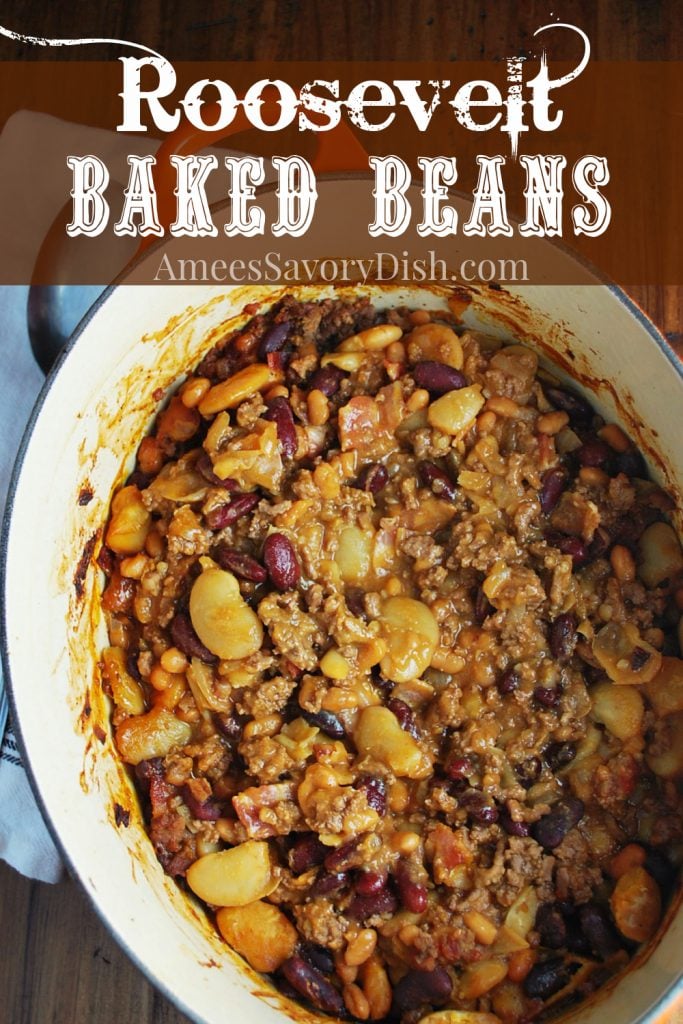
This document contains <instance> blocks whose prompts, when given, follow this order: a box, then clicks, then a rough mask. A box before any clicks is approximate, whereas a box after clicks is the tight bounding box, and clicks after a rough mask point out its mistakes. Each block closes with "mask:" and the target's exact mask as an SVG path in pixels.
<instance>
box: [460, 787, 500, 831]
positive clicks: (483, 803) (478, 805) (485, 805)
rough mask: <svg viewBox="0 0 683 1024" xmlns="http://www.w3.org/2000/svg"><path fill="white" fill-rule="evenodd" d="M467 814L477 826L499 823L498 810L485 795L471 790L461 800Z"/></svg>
mask: <svg viewBox="0 0 683 1024" xmlns="http://www.w3.org/2000/svg"><path fill="white" fill-rule="evenodd" d="M460 802H461V804H462V806H463V807H464V808H465V810H466V811H467V814H468V815H469V817H470V818H471V819H472V821H473V822H475V824H477V825H494V824H495V823H496V822H497V821H498V808H497V807H494V805H493V804H491V803H489V802H488V801H487V799H486V797H485V796H484V794H483V793H480V792H479V790H476V789H471V790H469V792H467V793H464V794H463V795H462V797H461V798H460Z"/></svg>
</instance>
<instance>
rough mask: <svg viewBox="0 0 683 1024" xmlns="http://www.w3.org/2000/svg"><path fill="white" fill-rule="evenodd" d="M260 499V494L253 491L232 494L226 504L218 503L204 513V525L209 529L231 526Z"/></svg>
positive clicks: (222, 528) (254, 506)
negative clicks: (215, 506)
mask: <svg viewBox="0 0 683 1024" xmlns="http://www.w3.org/2000/svg"><path fill="white" fill-rule="evenodd" d="M260 500H261V498H260V496H259V495H258V494H254V493H253V492H251V493H250V494H234V495H233V496H232V498H231V499H230V501H229V503H228V504H227V505H218V506H217V508H212V509H211V511H210V512H207V513H206V515H205V516H204V519H205V520H206V525H207V526H208V527H209V529H211V530H224V529H225V527H226V526H232V524H233V523H236V522H237V520H238V519H241V518H242V516H246V515H247V514H248V513H249V512H251V511H252V509H254V508H256V506H257V505H258V503H259V501H260Z"/></svg>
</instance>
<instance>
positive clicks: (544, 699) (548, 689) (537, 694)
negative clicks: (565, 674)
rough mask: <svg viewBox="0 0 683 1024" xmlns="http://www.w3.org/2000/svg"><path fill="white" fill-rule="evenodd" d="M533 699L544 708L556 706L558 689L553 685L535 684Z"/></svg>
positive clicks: (558, 698) (558, 697)
mask: <svg viewBox="0 0 683 1024" xmlns="http://www.w3.org/2000/svg"><path fill="white" fill-rule="evenodd" d="M534 700H535V701H536V702H537V703H538V704H540V705H541V707H544V708H556V707H557V705H558V704H559V703H560V691H559V690H557V689H555V687H553V686H537V687H536V688H535V690H534Z"/></svg>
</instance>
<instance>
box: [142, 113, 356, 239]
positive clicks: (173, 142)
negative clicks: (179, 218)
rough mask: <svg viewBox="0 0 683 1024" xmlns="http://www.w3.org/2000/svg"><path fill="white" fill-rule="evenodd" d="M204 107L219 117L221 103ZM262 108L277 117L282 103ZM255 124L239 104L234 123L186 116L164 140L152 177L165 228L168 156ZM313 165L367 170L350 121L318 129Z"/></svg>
mask: <svg viewBox="0 0 683 1024" xmlns="http://www.w3.org/2000/svg"><path fill="white" fill-rule="evenodd" d="M202 110H203V111H204V112H205V116H207V119H209V120H211V119H212V118H214V117H215V119H216V120H217V119H218V117H219V115H220V107H219V106H218V104H217V103H212V104H206V105H205V106H204V107H203V108H202ZM262 110H263V112H264V113H265V114H266V115H267V114H272V115H273V116H274V117H277V115H278V111H279V107H278V104H277V102H276V101H275V100H273V99H266V100H264V101H263V106H262ZM253 127H254V126H253V125H252V124H251V122H250V121H249V120H248V119H247V116H246V114H245V113H244V110H243V109H242V107H240V108H239V110H238V111H237V113H236V115H235V117H234V118H233V120H232V121H231V123H230V124H229V125H227V126H226V127H225V128H218V129H209V131H206V130H202V129H200V128H196V127H195V126H194V125H193V124H190V122H189V121H188V120H187V119H186V118H185V119H184V120H182V121H181V122H180V124H179V125H178V127H177V128H176V130H175V131H174V132H172V133H171V134H170V135H169V136H168V137H167V138H166V139H165V140H164V141H163V142H162V144H161V145H160V147H159V149H158V150H157V155H156V164H155V165H154V168H153V171H152V177H153V181H154V188H155V191H156V196H157V212H158V214H159V220H160V223H161V226H162V227H163V228H164V230H166V229H167V228H168V226H169V224H171V222H172V221H173V217H174V216H175V201H174V192H173V188H174V177H175V172H174V169H173V167H172V165H171V162H170V159H169V158H170V157H171V156H174V155H178V156H192V155H194V154H196V153H199V152H200V151H201V150H202V149H205V148H206V147H207V146H209V145H211V143H213V142H218V141H220V140H221V139H227V138H229V137H230V136H231V135H236V134H237V133H238V132H243V131H247V130H253ZM311 166H312V167H313V170H314V171H316V173H318V174H321V173H323V174H324V173H332V172H338V171H367V169H368V153H367V151H366V150H365V149H364V148H363V146H362V145H361V143H360V142H359V141H358V139H357V138H356V136H355V135H354V133H353V132H352V131H351V128H350V127H349V126H348V124H346V122H345V121H340V122H339V124H338V125H336V126H335V127H334V128H331V129H330V130H329V131H325V132H318V133H317V135H316V152H315V156H314V157H313V159H312V161H311ZM156 241H157V238H156V237H155V236H147V237H146V238H143V239H141V241H140V246H139V248H138V251H137V253H136V257H137V256H139V255H140V254H141V253H142V252H144V251H145V249H147V248H149V246H150V245H153V244H154V243H155V242H156Z"/></svg>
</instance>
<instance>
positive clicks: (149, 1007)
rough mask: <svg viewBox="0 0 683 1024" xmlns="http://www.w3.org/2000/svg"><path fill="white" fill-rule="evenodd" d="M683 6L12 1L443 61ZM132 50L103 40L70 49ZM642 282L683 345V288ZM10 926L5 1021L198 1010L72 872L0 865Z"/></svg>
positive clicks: (95, 23)
mask: <svg viewBox="0 0 683 1024" xmlns="http://www.w3.org/2000/svg"><path fill="white" fill-rule="evenodd" d="M679 14H680V2H679V0H672V2H670V3H667V2H657V0H650V2H642V0H641V2H639V0H597V2H596V0H585V2H584V0H578V2H563V0H550V2H536V0H526V2H522V3H512V2H510V3H493V2H486V0H483V2H481V0H480V2H478V3H473V2H469V0H466V2H443V0H442V2H439V0H413V2H411V3H408V2H405V0H394V2H389V0H346V2H345V0H329V2H321V0H319V2H315V0H281V2H277V0H264V2H255V0H247V2H242V3H237V2H235V3H233V2H225V0H223V2H218V0H210V2H198V0H185V2H184V0H170V2H169V0H146V2H144V3H138V4H136V3H109V4H107V5H106V8H105V7H104V5H103V4H95V3H87V4H86V3H84V2H79V3H71V4H69V5H63V4H50V5H46V4H45V2H44V0H3V3H2V5H1V7H0V23H2V24H3V25H4V26H7V27H10V28H14V29H16V30H21V31H24V32H28V33H39V34H43V35H48V36H59V37H65V36H70V35H71V36H78V37H83V36H99V37H109V38H124V39H126V38H127V39H132V40H136V41H138V42H142V43H145V44H147V45H148V46H151V47H154V48H155V49H158V50H160V51H161V52H163V53H164V54H165V55H166V56H167V57H169V58H171V59H176V60H177V59H200V58H206V59H209V58H210V59H214V60H278V59H298V60H320V59H322V60H330V59H356V60H377V59H380V58H382V59H387V58H388V59H418V60H419V59H421V60H429V59H434V58H437V57H440V58H441V57H443V56H444V55H446V56H447V57H448V58H449V59H477V58H484V59H495V58H499V57H501V56H506V55H508V53H509V52H513V51H524V50H525V49H528V48H531V47H532V35H533V31H534V29H535V28H537V27H538V26H539V25H542V24H545V23H546V22H547V21H550V20H557V18H558V17H560V18H561V20H563V21H570V22H573V23H574V24H577V25H580V26H581V27H582V28H584V29H585V31H587V32H588V33H589V35H590V38H591V41H592V43H593V54H594V56H596V57H600V58H603V59H640V60H653V59H654V60H681V59H683V27H682V26H683V20H681V19H680V18H679V17H678V16H677V15H679ZM119 53H120V51H119V50H116V49H114V48H109V47H102V48H97V49H96V50H95V51H94V52H90V53H88V54H83V53H82V52H79V51H77V50H75V49H74V50H66V51H61V53H60V56H61V57H63V58H64V59H84V57H85V58H86V59H87V58H88V57H98V58H102V57H112V58H114V57H116V56H118V55H119ZM558 55H559V54H558ZM0 56H2V57H5V58H7V59H9V58H13V59H17V57H20V58H26V59H45V58H47V57H48V56H52V53H50V52H49V51H45V50H36V49H35V48H29V47H13V48H11V52H10V51H9V50H8V51H5V50H2V51H0ZM628 290H629V292H630V294H631V295H632V296H633V298H634V299H635V300H636V302H638V304H639V305H640V306H641V307H642V308H643V309H644V310H645V311H646V312H647V313H648V315H649V316H650V317H651V318H652V320H653V321H654V322H655V323H656V324H657V325H658V326H659V328H660V329H661V330H662V331H663V332H664V333H665V334H666V335H667V336H668V338H669V340H670V341H671V343H672V344H673V346H674V347H675V348H676V349H677V350H678V352H679V354H681V355H683V335H682V334H681V331H682V329H683V317H682V313H683V288H681V287H667V288H664V287H642V286H640V287H639V286H635V285H634V286H632V287H630V288H629V289H628ZM0 935H1V936H2V947H1V952H0V1024H133V1022H135V1024H186V1022H187V1018H186V1017H185V1016H184V1015H182V1014H181V1013H179V1012H178V1011H177V1010H175V1009H174V1008H173V1007H172V1006H170V1005H169V1003H168V1002H167V1001H166V1000H165V999H164V998H163V996H161V995H160V994H159V993H157V992H156V991H155V989H154V988H153V987H152V985H151V984H150V983H149V982H148V981H147V980H146V979H145V978H144V977H143V975H142V974H141V973H140V972H139V971H138V970H137V968H136V967H134V966H133V965H132V964H131V963H130V962H129V961H128V959H127V958H126V956H125V955H124V954H123V953H122V952H121V951H120V950H119V949H118V947H117V946H116V944H115V942H114V940H113V939H112V938H111V937H110V936H109V934H108V932H107V930H106V928H105V927H104V926H103V925H102V923H101V922H100V921H99V919H98V918H97V916H96V914H95V913H94V911H93V910H92V909H91V907H90V906H89V904H88V902H87V900H86V898H85V896H84V895H83V893H82V891H81V889H80V888H79V886H78V884H77V883H75V882H74V881H72V880H68V881H64V882H62V883H61V884H59V885H56V886H47V885H43V884H40V883H36V882H31V881H29V880H27V879H25V878H22V877H21V876H20V875H18V874H17V873H16V872H14V871H12V870H11V869H10V868H8V867H7V866H6V865H4V864H2V863H0ZM682 956H683V954H682ZM226 1012H229V1011H228V1008H227V1007H226ZM674 1022H675V1024H683V1011H681V1010H676V1011H674V1013H673V1014H672V1015H671V1016H670V1019H669V1021H668V1022H667V1024H674ZM614 1024H618V1022H616V1021H615V1022H614Z"/></svg>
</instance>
